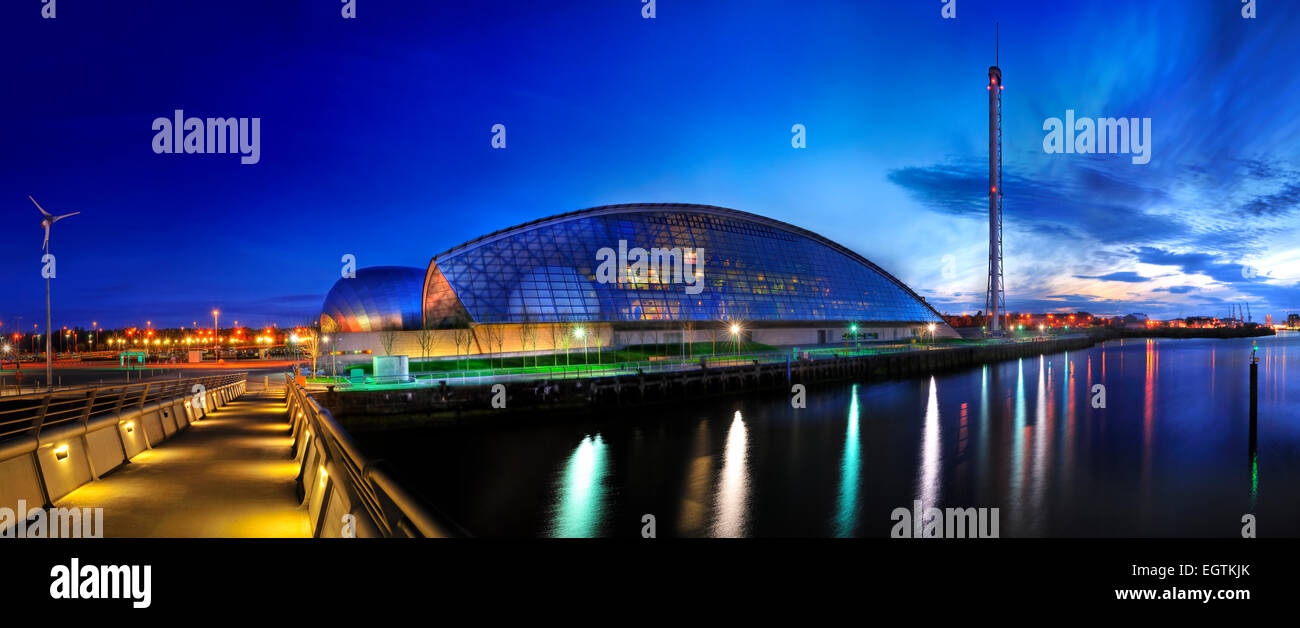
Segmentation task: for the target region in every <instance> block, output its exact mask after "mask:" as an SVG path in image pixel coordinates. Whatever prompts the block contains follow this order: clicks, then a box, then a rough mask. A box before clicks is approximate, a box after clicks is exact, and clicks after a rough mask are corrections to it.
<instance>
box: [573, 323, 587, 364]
mask: <svg viewBox="0 0 1300 628" xmlns="http://www.w3.org/2000/svg"><path fill="white" fill-rule="evenodd" d="M573 335H575V336H577V337H579V338H581V339H582V363H583V364H584V365H586V367H587V372H591V364H590V363H588V362H587V330H585V329H583V328H581V327H579V328H577V329H574V330H573Z"/></svg>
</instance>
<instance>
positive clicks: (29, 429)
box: [0, 373, 248, 441]
mask: <svg viewBox="0 0 1300 628" xmlns="http://www.w3.org/2000/svg"><path fill="white" fill-rule="evenodd" d="M247 375H248V374H247V373H233V374H229V375H209V376H205V377H193V378H189V379H176V380H161V381H159V380H154V381H149V382H136V383H133V384H120V385H116V386H93V387H90V386H88V387H84V388H71V389H62V390H56V391H54V392H43V393H35V394H28V395H16V396H12V397H0V441H3V440H6V439H10V438H18V437H21V436H23V435H31V436H39V435H40V433H41V430H43V429H46V428H49V427H54V426H57V425H64V424H68V423H74V422H79V423H81V424H82V425H83V426H85V425H86V424H87V423H88V422H89V421H90V419H92V418H95V417H98V416H102V415H104V414H108V413H111V412H119V411H121V410H122V408H126V407H130V406H135V407H137V408H142V407H144V405H145V404H146V403H149V402H151V401H158V400H160V399H169V398H174V397H179V396H188V395H191V394H195V393H194V392H193V390H194V386H195V385H201V386H203V389H202V390H205V391H206V390H215V389H217V388H220V387H222V386H225V385H228V384H233V383H235V382H237V381H240V380H243V379H245V378H246V377H247Z"/></svg>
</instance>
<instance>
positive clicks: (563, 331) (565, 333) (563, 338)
mask: <svg viewBox="0 0 1300 628" xmlns="http://www.w3.org/2000/svg"><path fill="white" fill-rule="evenodd" d="M574 328H575V325H574V323H573V321H571V320H568V319H565V321H564V323H563V324H561V325H560V344H561V345H564V365H565V366H568V365H569V347H570V346H571V345H573V330H574Z"/></svg>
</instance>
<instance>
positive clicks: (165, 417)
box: [0, 381, 245, 525]
mask: <svg viewBox="0 0 1300 628" xmlns="http://www.w3.org/2000/svg"><path fill="white" fill-rule="evenodd" d="M244 388H245V382H242V381H240V382H235V383H232V384H227V385H226V386H222V387H220V388H218V389H216V390H214V391H209V392H210V393H211V395H212V396H213V397H214V398H216V399H220V400H222V403H224V402H225V401H226V400H229V399H234V398H236V397H238V396H239V395H241V394H243V393H244ZM191 405H193V404H192V401H191V399H190V397H188V396H187V397H179V398H174V399H164V400H161V401H158V402H150V403H146V404H145V405H144V407H142V408H141V407H136V408H126V409H123V410H121V411H120V412H114V413H110V414H106V415H101V416H98V417H95V418H93V419H90V420H89V421H87V422H86V423H81V422H79V421H74V422H70V423H65V424H62V425H58V426H55V427H51V428H47V429H45V430H42V431H41V433H40V436H39V438H38V437H34V436H27V435H24V436H20V437H18V438H15V439H10V440H6V441H4V442H3V443H0V507H3V508H9V509H11V510H14V511H15V512H16V511H17V510H18V501H19V500H22V501H25V502H26V503H27V509H28V510H29V511H30V510H32V509H35V508H41V507H42V506H44V507H47V508H48V507H50V506H51V505H53V502H57V501H58V500H59V499H61V498H63V497H64V496H66V495H67V494H68V493H71V492H72V491H74V490H76V489H77V488H78V487H80V486H82V485H84V484H87V483H89V482H93V481H95V480H96V479H98V478H100V477H102V476H103V475H104V474H106V473H108V472H109V471H112V470H113V469H116V468H117V467H118V466H120V465H122V464H123V463H125V462H126V461H128V460H130V459H131V458H134V457H136V456H137V455H139V454H140V452H142V451H145V450H146V449H148V448H150V447H152V446H154V445H157V444H159V443H161V442H163V441H164V440H166V439H167V438H170V437H171V436H174V435H176V434H178V433H180V431H181V430H183V429H184V428H185V427H188V425H189V424H190V422H191V420H192V418H191V417H192V416H194V415H186V416H182V415H183V414H184V413H185V412H186V411H188V410H190V408H188V406H191ZM211 407H214V406H211V405H209V408H211ZM196 410H198V412H200V413H201V412H203V408H202V407H199V408H197V409H196ZM64 446H66V447H67V449H66V453H67V455H66V456H63V455H62V452H63V451H64V450H62V449H61V448H62V447H64ZM56 452H59V453H56ZM42 487H44V490H42ZM47 495H48V501H47ZM15 525H16V522H15Z"/></svg>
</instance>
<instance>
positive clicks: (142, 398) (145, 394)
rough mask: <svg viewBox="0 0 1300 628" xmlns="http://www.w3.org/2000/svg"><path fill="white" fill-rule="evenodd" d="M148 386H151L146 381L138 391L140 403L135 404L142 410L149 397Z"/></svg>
mask: <svg viewBox="0 0 1300 628" xmlns="http://www.w3.org/2000/svg"><path fill="white" fill-rule="evenodd" d="M149 386H152V384H149V383H146V384H145V385H144V389H143V390H141V391H140V403H138V404H136V407H137V408H139V409H141V410H144V402H145V400H146V399H148V398H149ZM145 440H146V441H147V440H149V439H148V438H145Z"/></svg>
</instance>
